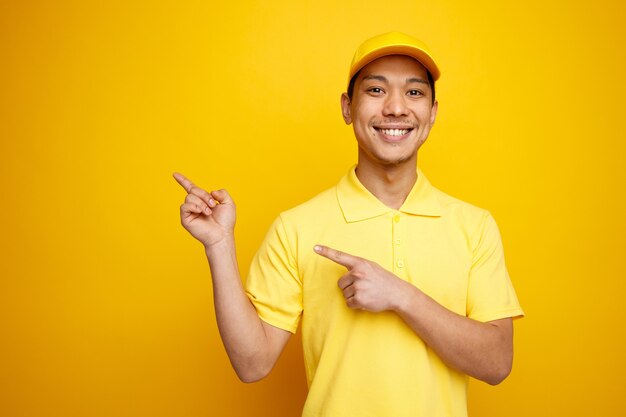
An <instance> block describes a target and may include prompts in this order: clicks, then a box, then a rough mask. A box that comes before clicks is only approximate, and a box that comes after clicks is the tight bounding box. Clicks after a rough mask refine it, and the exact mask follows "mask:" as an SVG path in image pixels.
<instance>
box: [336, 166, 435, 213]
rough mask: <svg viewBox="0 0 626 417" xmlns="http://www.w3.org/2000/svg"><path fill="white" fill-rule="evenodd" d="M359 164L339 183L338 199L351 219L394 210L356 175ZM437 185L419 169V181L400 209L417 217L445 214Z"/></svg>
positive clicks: (342, 209) (343, 210) (342, 208)
mask: <svg viewBox="0 0 626 417" xmlns="http://www.w3.org/2000/svg"><path fill="white" fill-rule="evenodd" d="M355 168H356V165H354V166H353V167H352V168H350V171H348V173H347V174H346V175H345V176H344V177H343V178H342V179H341V181H339V184H337V200H338V201H339V206H340V207H341V211H342V212H343V215H344V217H345V219H346V221H347V222H356V221H360V220H366V219H371V218H373V217H377V216H381V215H383V214H386V213H389V212H393V211H395V210H394V209H392V208H390V207H387V206H386V205H384V204H383V203H382V202H381V201H380V200H379V199H378V198H376V197H375V196H374V195H373V194H372V193H371V192H369V190H368V189H367V188H365V186H364V185H363V184H361V182H360V181H359V179H358V178H357V176H356V172H355ZM434 191H435V188H434V187H433V186H432V185H431V184H430V182H429V181H428V179H426V177H425V176H424V174H423V173H422V171H421V170H420V169H419V168H417V181H416V182H415V184H414V185H413V188H412V189H411V191H410V192H409V195H408V196H407V198H406V200H405V201H404V204H402V207H400V209H399V210H398V211H400V212H402V213H406V214H412V215H417V216H434V217H438V216H441V206H440V205H439V201H438V200H437V196H436V195H435V192H434Z"/></svg>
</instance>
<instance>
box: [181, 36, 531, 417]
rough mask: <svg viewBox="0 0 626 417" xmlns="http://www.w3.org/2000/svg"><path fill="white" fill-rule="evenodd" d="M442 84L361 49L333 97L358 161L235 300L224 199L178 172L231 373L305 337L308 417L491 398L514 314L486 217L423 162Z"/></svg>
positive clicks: (405, 50)
mask: <svg viewBox="0 0 626 417" xmlns="http://www.w3.org/2000/svg"><path fill="white" fill-rule="evenodd" d="M439 75H440V72H439V69H438V67H437V65H436V64H435V61H434V60H433V58H432V55H431V54H430V52H429V51H428V49H427V48H426V47H425V45H424V44H422V43H421V42H420V41H419V40H417V39H414V38H412V37H410V36H407V35H404V34H400V33H397V32H393V33H387V34H384V35H380V36H377V37H375V38H372V39H369V40H367V41H366V42H364V43H363V44H362V45H361V46H360V47H359V49H358V50H357V52H356V54H355V56H354V59H353V61H352V64H351V66H350V72H349V83H348V89H347V92H346V93H344V94H343V95H342V96H341V109H342V115H343V118H344V120H345V122H346V123H348V124H352V125H353V128H354V134H355V137H356V140H357V144H358V163H357V165H356V166H355V167H353V168H352V169H350V171H349V172H348V173H347V174H346V175H345V176H344V178H342V179H341V180H340V181H339V183H338V184H337V186H336V187H333V188H331V189H329V190H327V191H324V192H322V193H321V194H319V195H317V196H316V197H314V198H313V199H311V200H310V201H307V202H306V203H303V204H301V205H300V206H298V207H295V208H293V209H290V210H287V211H285V212H283V213H281V214H280V216H279V217H278V218H277V219H276V221H275V222H274V224H273V225H272V227H271V228H270V230H269V232H268V234H267V236H266V239H265V241H264V243H263V244H262V245H261V248H260V249H259V251H258V253H257V254H256V256H255V258H254V260H253V262H252V265H251V268H250V274H249V276H248V279H247V281H246V286H245V288H244V287H243V285H242V283H241V279H240V275H239V272H238V266H237V261H236V254H235V243H234V238H233V229H234V225H235V205H234V203H233V200H232V199H231V197H230V196H229V195H228V193H227V192H226V191H225V190H218V191H212V192H207V191H204V190H203V189H201V188H199V187H197V186H195V185H194V184H193V183H191V181H189V180H188V179H187V178H185V177H184V176H182V175H181V174H174V176H175V178H176V180H177V181H178V182H179V183H180V184H181V185H182V186H183V187H184V188H185V190H186V191H187V193H188V194H187V197H186V199H185V203H184V204H183V205H182V206H181V210H180V214H181V222H182V224H183V226H184V227H185V228H186V229H187V230H188V231H189V232H190V233H191V234H192V235H193V236H194V237H195V238H197V239H198V240H200V241H201V242H202V243H203V245H204V247H205V251H206V255H207V258H208V261H209V265H210V268H211V273H212V279H213V286H214V300H215V309H216V317H217V322H218V327H219V330H220V334H221V337H222V340H223V342H224V346H225V347H226V351H227V353H228V355H229V358H230V360H231V363H232V364H233V367H234V369H235V371H236V372H237V375H239V377H240V378H241V379H242V380H243V381H246V382H252V381H256V380H259V379H261V378H263V377H265V376H266V375H267V374H268V373H269V372H270V370H271V369H272V367H273V366H274V364H275V362H276V360H277V359H278V357H279V355H280V353H281V351H282V350H283V348H284V346H285V344H286V343H287V341H288V340H289V337H290V336H291V334H292V333H294V332H295V331H296V329H297V328H298V325H299V324H301V325H302V332H303V337H302V341H303V348H304V357H305V369H306V374H307V382H308V385H309V393H308V396H307V401H306V404H305V407H304V411H303V416H305V417H318V416H319V417H321V416H325V417H353V416H359V417H366V416H373V417H374V416H375V417H385V416H389V417H417V416H424V417H437V416H442V417H443V416H450V417H452V416H454V417H459V416H465V415H467V398H466V394H467V383H468V376H472V377H474V378H477V379H480V380H483V381H485V382H488V383H490V384H497V383H499V382H500V381H502V380H503V379H504V378H506V377H507V375H508V374H509V373H510V370H511V366H512V360H513V325H512V319H513V318H516V317H521V316H523V312H522V310H521V308H520V306H519V303H518V301H517V297H516V295H515V291H514V289H513V287H512V285H511V281H510V279H509V276H508V273H507V270H506V267H505V264H504V255H503V251H502V244H501V240H500V235H499V232H498V228H497V226H496V224H495V222H494V220H493V218H492V217H491V215H490V214H489V213H488V212H487V211H485V210H483V209H480V208H477V207H474V206H472V205H470V204H468V203H464V202H462V201H460V200H458V199H456V198H454V197H451V196H449V195H447V194H445V193H443V192H441V191H439V190H437V189H436V188H434V187H433V186H432V185H431V184H430V183H429V182H428V180H427V179H426V177H425V176H424V174H423V173H422V172H421V171H420V170H419V168H418V166H417V154H418V150H419V148H420V146H421V145H422V144H423V143H424V142H425V141H426V138H427V137H428V134H429V132H430V129H431V128H432V126H433V124H434V122H435V118H436V115H437V107H438V103H437V101H436V100H435V89H434V83H435V81H436V80H437V79H438V78H439Z"/></svg>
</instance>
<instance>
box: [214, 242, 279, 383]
mask: <svg viewBox="0 0 626 417" xmlns="http://www.w3.org/2000/svg"><path fill="white" fill-rule="evenodd" d="M205 252H206V255H207V259H208V261H209V266H210V268H211V276H212V279H213V299H214V305H215V316H216V319H217V326H218V329H219V332H220V336H221V338H222V342H223V343H224V347H225V348H226V352H227V354H228V357H229V358H230V361H231V363H232V365H233V368H234V369H235V371H236V372H237V375H238V376H239V378H240V379H241V380H243V381H245V382H250V381H254V380H258V379H260V378H261V377H263V376H264V375H265V374H267V372H269V369H267V367H268V366H269V367H270V368H271V366H272V364H273V362H272V363H271V364H270V363H269V361H270V358H268V348H267V346H268V340H267V336H266V333H265V330H264V326H263V323H262V322H261V319H260V318H259V316H258V314H257V312H256V310H255V308H254V306H253V305H252V303H251V301H250V299H249V298H248V296H247V295H246V293H245V291H244V288H243V285H242V283H241V277H240V274H239V267H238V265H237V255H236V250H235V242H234V238H228V239H225V240H223V241H222V242H220V243H219V244H216V245H212V246H211V247H208V248H205Z"/></svg>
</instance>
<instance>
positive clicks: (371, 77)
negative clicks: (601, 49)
mask: <svg viewBox="0 0 626 417" xmlns="http://www.w3.org/2000/svg"><path fill="white" fill-rule="evenodd" d="M366 80H378V81H382V82H384V83H389V80H388V79H387V78H386V77H385V76H384V75H377V74H370V75H366V76H365V77H363V81H366ZM406 83H407V84H410V83H421V84H426V85H430V83H429V82H428V81H427V80H425V79H423V78H417V77H411V78H407V79H406Z"/></svg>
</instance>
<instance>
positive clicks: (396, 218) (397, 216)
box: [393, 214, 400, 223]
mask: <svg viewBox="0 0 626 417" xmlns="http://www.w3.org/2000/svg"><path fill="white" fill-rule="evenodd" d="M393 221H394V222H395V223H398V222H400V215H399V214H396V215H395V216H393Z"/></svg>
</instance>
